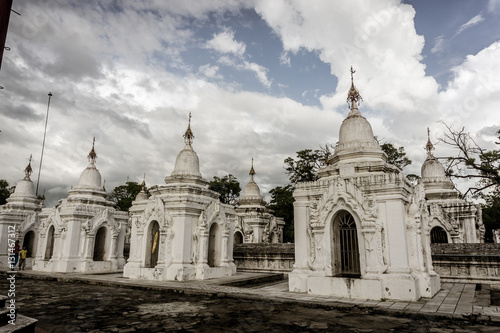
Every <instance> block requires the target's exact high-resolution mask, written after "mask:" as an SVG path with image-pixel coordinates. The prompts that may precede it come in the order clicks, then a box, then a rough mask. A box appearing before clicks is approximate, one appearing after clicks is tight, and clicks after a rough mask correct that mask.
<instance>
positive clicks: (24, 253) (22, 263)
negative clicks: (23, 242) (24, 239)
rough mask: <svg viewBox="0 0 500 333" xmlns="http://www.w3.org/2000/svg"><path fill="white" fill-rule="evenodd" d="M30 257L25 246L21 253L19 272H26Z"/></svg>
mask: <svg viewBox="0 0 500 333" xmlns="http://www.w3.org/2000/svg"><path fill="white" fill-rule="evenodd" d="M27 255H28V250H26V246H23V249H22V250H21V251H19V270H21V271H24V267H26V256H27Z"/></svg>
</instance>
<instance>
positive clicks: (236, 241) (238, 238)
mask: <svg viewBox="0 0 500 333" xmlns="http://www.w3.org/2000/svg"><path fill="white" fill-rule="evenodd" d="M242 243H243V235H242V234H241V232H239V231H236V232H235V233H234V244H242Z"/></svg>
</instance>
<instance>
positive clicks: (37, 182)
mask: <svg viewBox="0 0 500 333" xmlns="http://www.w3.org/2000/svg"><path fill="white" fill-rule="evenodd" d="M51 97H52V93H50V92H49V102H48V103H47V115H46V116H45V130H44V131H43V142H42V155H41V156H40V166H39V167H38V179H37V181H36V192H35V196H36V197H37V198H38V185H39V184H40V172H41V171H42V160H43V149H44V148H45V136H46V135H47V122H48V120H49V107H50V98H51Z"/></svg>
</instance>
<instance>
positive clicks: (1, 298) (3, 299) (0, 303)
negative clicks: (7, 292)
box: [0, 295, 9, 308]
mask: <svg viewBox="0 0 500 333" xmlns="http://www.w3.org/2000/svg"><path fill="white" fill-rule="evenodd" d="M8 299H9V298H8V297H7V296H4V295H0V308H5V302H7V300H8Z"/></svg>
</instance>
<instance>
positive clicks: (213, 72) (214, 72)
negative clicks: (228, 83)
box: [198, 64, 222, 79]
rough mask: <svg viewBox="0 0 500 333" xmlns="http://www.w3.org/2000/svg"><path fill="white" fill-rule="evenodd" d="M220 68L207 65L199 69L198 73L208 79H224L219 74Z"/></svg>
mask: <svg viewBox="0 0 500 333" xmlns="http://www.w3.org/2000/svg"><path fill="white" fill-rule="evenodd" d="M218 71H219V66H211V65H210V64H206V65H203V66H200V67H199V68H198V72H199V73H200V74H202V75H204V76H206V77H208V78H216V79H222V75H220V74H219V73H218Z"/></svg>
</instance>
